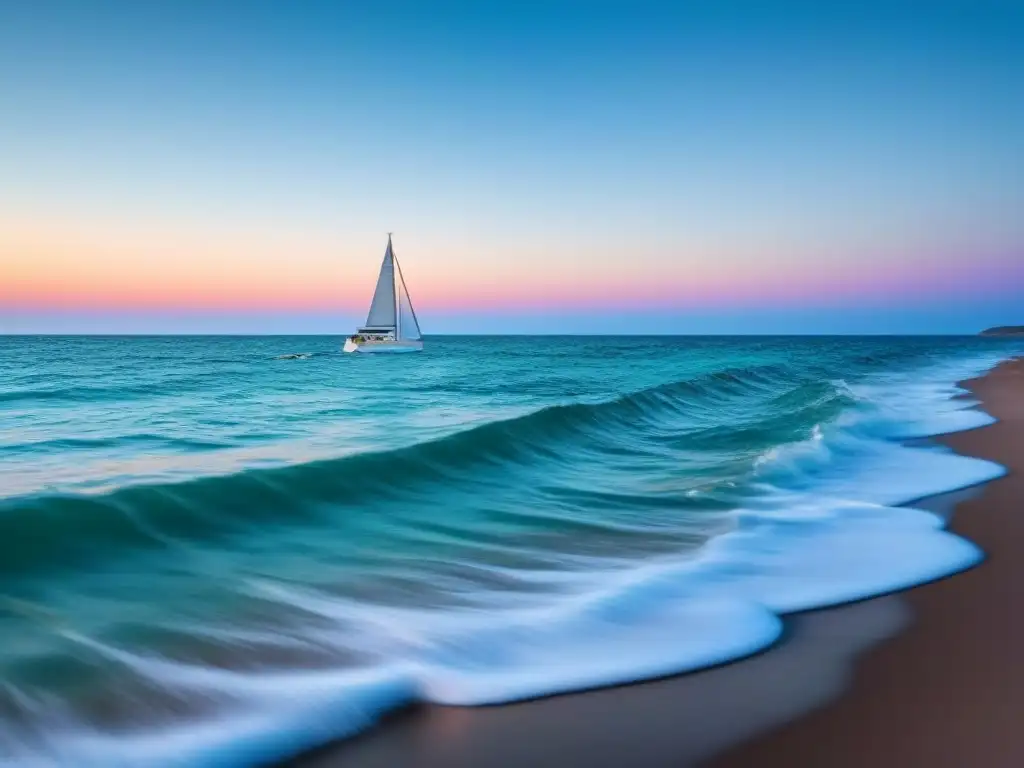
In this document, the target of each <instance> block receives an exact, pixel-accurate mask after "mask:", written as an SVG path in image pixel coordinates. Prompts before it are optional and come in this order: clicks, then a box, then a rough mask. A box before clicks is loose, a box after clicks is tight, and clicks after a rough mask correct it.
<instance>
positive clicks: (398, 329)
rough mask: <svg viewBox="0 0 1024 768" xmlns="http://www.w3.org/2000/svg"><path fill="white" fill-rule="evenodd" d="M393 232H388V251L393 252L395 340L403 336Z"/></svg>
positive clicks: (392, 283) (392, 282) (392, 285)
mask: <svg viewBox="0 0 1024 768" xmlns="http://www.w3.org/2000/svg"><path fill="white" fill-rule="evenodd" d="M391 234H392V233H391V232H388V252H389V253H390V254H391V298H392V300H393V301H394V302H395V341H399V340H401V338H402V310H401V308H400V307H399V306H398V281H397V280H396V279H395V272H397V271H398V261H397V260H396V259H395V249H394V246H392V245H391Z"/></svg>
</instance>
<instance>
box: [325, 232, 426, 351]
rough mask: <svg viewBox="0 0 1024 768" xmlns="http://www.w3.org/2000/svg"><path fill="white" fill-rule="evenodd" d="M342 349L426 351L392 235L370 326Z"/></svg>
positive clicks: (375, 293) (371, 311)
mask: <svg viewBox="0 0 1024 768" xmlns="http://www.w3.org/2000/svg"><path fill="white" fill-rule="evenodd" d="M342 349H343V350H344V351H345V352H417V351H419V350H422V349H423V337H422V335H421V333H420V324H419V321H418V320H417V319H416V310H414V309H413V308H412V299H410V298H409V289H408V288H407V287H406V285H405V278H404V277H402V267H401V266H400V265H399V263H398V259H397V258H396V257H395V252H394V250H393V248H392V246H391V235H390V233H389V234H388V247H387V249H386V250H385V251H384V261H383V262H382V263H381V265H380V274H379V275H378V276H377V287H376V288H375V289H374V291H373V301H371V302H370V312H369V314H367V316H366V324H365V325H364V326H363V327H362V328H360V329H359V330H358V331H357V332H356V333H355V334H353V335H352V336H350V337H349V338H347V339H345V344H344V346H343V347H342Z"/></svg>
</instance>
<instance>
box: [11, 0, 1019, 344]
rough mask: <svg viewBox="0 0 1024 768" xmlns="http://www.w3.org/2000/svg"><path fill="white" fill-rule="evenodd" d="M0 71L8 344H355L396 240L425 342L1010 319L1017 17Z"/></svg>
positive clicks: (264, 32) (724, 13)
mask: <svg viewBox="0 0 1024 768" xmlns="http://www.w3.org/2000/svg"><path fill="white" fill-rule="evenodd" d="M822 5H827V8H826V9H823V8H822V7H821V6H822ZM0 72H4V73H6V75H7V76H6V77H5V78H4V80H3V82H2V85H0V114H2V115H3V118H2V119H0V167H3V168H5V169H6V171H5V176H6V177H7V183H5V184H2V185H0V266H2V267H3V268H4V271H5V272H6V273H7V274H8V275H9V276H10V279H9V280H8V281H7V283H8V287H7V289H6V290H3V286H2V284H0V331H4V330H14V331H16V332H18V331H20V332H25V331H29V332H30V331H33V330H39V331H40V332H52V331H61V330H75V329H82V328H89V329H91V330H97V331H112V332H116V331H123V330H130V329H131V328H138V329H144V330H146V331H162V332H174V331H178V330H180V331H186V330H187V331H196V330H201V331H208V332H218V331H225V332H237V331H238V330H239V328H240V326H241V327H242V328H247V329H252V331H253V332H272V331H274V330H281V331H282V332H296V331H299V332H311V333H330V332H345V331H347V330H349V328H348V327H347V326H346V327H343V328H336V327H333V326H334V324H335V323H346V324H348V323H350V322H356V321H358V315H359V314H360V312H362V311H364V309H365V307H364V306H363V305H364V304H365V303H366V302H367V301H368V298H369V293H370V291H371V289H372V282H373V272H374V270H375V268H376V265H377V262H378V260H379V258H380V255H381V251H382V248H383V240H382V237H383V233H384V232H386V231H390V230H394V231H396V233H397V234H396V243H397V244H398V248H399V253H400V254H402V255H403V259H404V261H403V264H404V267H405V269H406V273H407V277H408V278H409V282H410V290H411V291H412V294H413V298H414V300H417V302H418V303H419V304H420V305H421V311H420V314H421V319H422V320H423V324H424V328H425V330H426V331H427V332H428V333H429V332H430V331H434V332H445V331H449V330H465V329H467V328H469V329H472V328H479V329H480V330H481V331H487V332H502V331H510V332H514V331H524V332H526V331H533V330H538V329H543V328H544V327H546V324H547V323H548V322H550V319H551V318H558V322H559V323H560V325H561V326H562V327H571V328H572V329H573V330H580V331H588V330H589V331H595V332H597V331H600V332H609V331H616V330H623V331H628V330H643V331H645V332H646V331H648V330H649V329H650V326H654V327H655V328H658V329H660V328H664V329H666V330H671V331H673V332H701V331H705V332H728V333H734V332H745V331H749V332H758V331H766V330H767V331H770V332H793V331H799V330H801V329H804V330H814V329H820V328H828V329H830V330H831V331H834V332H879V331H882V332H884V331H891V332H929V331H932V332H956V331H963V332H970V331H973V330H976V329H977V328H978V327H981V326H984V325H988V324H994V323H1001V322H1014V321H1021V318H1020V317H1015V316H1013V315H1014V313H1015V312H1018V313H1019V312H1020V310H1019V306H1020V305H1021V303H1022V302H1024V270H1022V268H1021V266H1020V265H1021V264H1022V263H1024V253H1022V251H1024V221H1022V219H1024V217H1022V216H1021V215H1020V211H1021V210H1024V139H1022V138H1021V137H1022V136H1024V4H1020V3H1009V2H1003V3H996V2H973V3H964V2H961V3H945V2H914V3H909V2H888V3H871V2H867V3H856V4H854V3H841V2H840V3H828V4H822V3H809V2H808V3H793V2H791V3H778V2H747V3H739V2H728V0H725V1H723V2H717V3H712V2H693V3H653V2H633V3H628V2H612V1H611V0H592V1H589V2H588V1H585V0H579V1H577V2H562V1H560V0H549V1H548V2H518V3H514V4H513V3H465V2H463V3H455V2H447V3H444V2H430V3H428V2H419V3H412V2H405V3H399V2H372V3H371V2H366V3H354V2H351V3H339V2H333V3H327V2H295V3H280V2H245V3H243V2H234V3H232V2H206V3H200V2H174V3H172V2H163V3H159V2H158V3H122V2H117V3H115V2H95V3H89V4H84V3H57V2H39V3H22V4H14V3H11V4H7V5H5V6H4V7H3V8H0ZM283 286H287V291H285V289H284V287H283ZM335 286H337V289H336V291H335ZM285 294H286V297H285V298H282V297H283V296H285ZM364 294H365V296H364ZM335 296H336V299H335ZM561 297H568V299H565V300H563V299H562V298H561ZM335 301H336V302H337V305H336V307H335V305H334V302H335Z"/></svg>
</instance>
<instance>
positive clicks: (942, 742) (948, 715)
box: [289, 361, 1024, 768]
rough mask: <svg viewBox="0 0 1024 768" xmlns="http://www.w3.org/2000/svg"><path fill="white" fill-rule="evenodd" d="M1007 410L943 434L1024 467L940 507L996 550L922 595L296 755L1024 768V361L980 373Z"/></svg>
mask: <svg viewBox="0 0 1024 768" xmlns="http://www.w3.org/2000/svg"><path fill="white" fill-rule="evenodd" d="M966 384H967V386H968V387H969V388H971V389H972V390H973V391H974V392H975V394H976V395H977V396H978V397H979V398H980V399H981V401H982V404H983V407H984V408H985V409H986V410H987V411H988V412H990V413H992V414H993V415H994V416H996V417H997V418H999V419H1000V422H999V423H998V424H994V425H992V426H990V427H984V428H982V429H977V430H972V431H970V432H964V433H960V434H956V435H950V436H947V437H944V438H942V442H945V443H946V444H947V445H949V446H951V447H952V448H953V449H954V450H957V451H959V452H961V453H964V454H969V455H972V456H979V457H982V458H986V459H991V460H993V461H997V462H999V463H1001V464H1003V465H1004V466H1007V467H1008V468H1009V469H1010V473H1009V474H1008V475H1007V476H1006V477H1003V478H1000V479H998V480H995V481H993V482H991V483H988V484H986V485H985V486H983V487H982V488H980V489H972V490H968V491H964V492H957V493H955V494H949V495H947V496H944V497H937V498H935V499H931V500H928V502H927V503H925V504H919V505H917V506H927V507H928V508H930V509H934V510H936V511H939V512H950V511H952V510H953V509H954V508H955V516H954V518H953V520H952V524H951V528H952V529H953V530H955V531H956V532H958V533H960V534H961V535H964V536H967V537H968V538H970V539H971V540H973V541H975V542H976V543H978V544H979V545H980V546H981V547H982V549H984V550H985V552H986V553H987V555H988V557H987V559H986V561H985V562H984V563H983V564H982V565H980V566H979V567H977V568H975V569H973V570H971V571H968V572H965V573H961V574H958V575H956V576H952V577H950V578H947V579H943V580H941V581H938V582H935V583H932V584H928V585H924V586H921V587H917V588H915V589H912V590H909V591H907V592H903V593H899V594H895V595H889V596H885V597H881V598H876V599H873V600H866V601H863V602H860V603H856V604H853V605H847V606H842V607H838V608H833V609H828V610H822V611H813V612H808V613H805V614H800V615H794V616H790V617H787V631H786V635H785V637H784V638H783V640H782V641H781V642H780V643H779V644H777V645H775V646H773V647H772V648H771V649H769V650H767V651H766V652H764V653H761V654H759V655H757V656H754V657H751V658H748V659H745V660H742V661H739V662H735V663H732V664H727V665H724V666H721V667H716V668H713V669H707V670H703V671H700V672H696V673H693V674H688V675H683V676H679V677H674V678H668V679H665V680H659V681H653V682H648V683H642V684H637V685H632V686H625V687H620V688H611V689H603V690H598V691H592V692H588V693H581V694H573V695H565V696H558V697H553V698H549V699H542V700H538V701H531V702H525V703H522V704H513V705H507V706H501V707H484V708H474V709H469V708H453V707H437V706H419V707H415V708H412V709H410V710H408V711H406V712H404V713H400V714H398V715H396V716H393V717H391V718H389V721H388V722H386V723H384V724H382V725H381V726H379V727H377V728H375V729H372V730H370V731H369V732H367V733H366V734H364V735H362V736H360V737H358V738H356V739H354V740H352V741H350V742H344V743H340V744H335V745H330V746H328V747H325V748H323V749H320V750H317V751H314V752H311V753H308V754H306V755H303V756H302V757H300V758H298V759H296V760H293V761H291V762H290V763H289V765H294V766H306V767H310V766H316V767H317V768H326V767H327V766H332V767H337V768H350V767H351V768H364V767H365V768H378V767H379V768H383V766H394V767H396V768H398V767H401V766H412V767H414V768H440V767H441V766H452V767H455V768H468V767H469V766H474V767H479V768H506V767H508V768H511V766H530V767H531V768H545V767H547V766H551V767H552V768H555V767H556V766H557V767H558V768H567V767H572V766H586V768H604V767H605V766H607V767H608V768H612V766H621V765H629V766H631V767H632V768H648V767H650V768H660V767H662V766H664V767H665V768H668V767H669V766H686V765H713V766H721V767H723V768H731V767H732V766H787V767H788V766H829V767H830V768H831V767H832V766H836V767H841V766H858V767H859V766H867V765H872V766H915V765H930V766H969V765H977V766H1004V765H1005V766H1018V765H1024V728H1021V727H1019V726H1017V725H1016V721H1017V720H1019V719H1020V713H1022V712H1024V608H1022V607H1021V600H1024V475H1022V474H1021V472H1020V470H1021V469H1022V468H1024V362H1022V361H1017V362H1014V363H1007V364H1004V365H1003V366H1001V367H1000V368H998V369H997V370H996V371H994V372H992V373H990V374H989V375H987V376H985V377H983V378H981V379H977V380H974V381H971V382H967V383H966Z"/></svg>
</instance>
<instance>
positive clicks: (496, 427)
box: [0, 366, 849, 576]
mask: <svg viewBox="0 0 1024 768" xmlns="http://www.w3.org/2000/svg"><path fill="white" fill-rule="evenodd" d="M780 385H781V386H780ZM751 391H760V392H762V393H763V394H764V395H765V397H764V398H763V402H762V403H761V405H760V406H759V407H758V408H757V409H756V410H755V411H754V412H751V413H739V414H737V416H736V418H735V421H734V424H732V425H730V426H727V427H723V426H721V425H720V423H718V422H720V421H721V418H722V405H723V404H724V403H726V402H727V401H729V400H730V399H740V398H742V397H745V396H746V395H748V394H749V393H750V392H751ZM848 402H849V401H848V398H846V396H845V395H843V394H842V393H840V392H838V391H837V390H835V389H834V388H831V387H827V386H824V387H823V386H822V385H821V384H819V383H813V384H804V385H797V386H792V385H791V384H790V383H789V382H787V379H786V376H785V369H784V367H782V366H761V367H756V368H750V369H737V370H730V371H721V372H715V373H711V374H708V375H705V376H700V377H697V378H694V379H687V380H681V381H677V382H673V383H670V384H664V385H659V386H657V387H652V388H649V389H646V390H642V391H639V392H635V393H631V394H628V395H624V396H622V397H619V398H616V399H614V400H611V401H607V402H602V403H596V404H578V403H577V404H570V405H555V406H550V407H547V408H543V409H540V410H538V411H534V412H531V413H529V414H526V415H523V416H519V417H515V418H511V419H507V420H502V421H496V422H490V423H486V424H483V425H479V426H476V427H472V428H470V429H466V430H463V431H461V432H456V433H453V434H450V435H447V436H444V437H441V438H438V439H435V440H430V441H425V442H421V443H416V444H413V445H410V446H406V447H402V448H398V449H395V450H390V451H383V452H370V453H360V454H353V455H350V456H346V457H342V458H338V459H327V460H319V461H312V462H307V463H303V464H297V465H292V466H285V467H275V468H266V469H248V470H244V471H241V472H238V473H235V474H231V475H225V476H212V477H204V478H198V479H194V480H189V481H186V482H180V483H173V484H159V485H137V486H130V487H125V488H120V489H117V490H115V491H113V492H110V493H107V494H104V495H86V494H60V495H43V496H39V495H36V496H30V497H20V498H18V497H16V498H8V499H4V500H0V574H4V575H7V576H14V575H16V574H18V573H23V572H26V571H30V570H41V571H54V570H60V569H67V568H78V567H82V566H83V565H84V564H86V563H88V562H90V561H93V560H95V559H98V558H102V559H103V560H109V559H110V558H113V557H116V556H117V554H118V552H120V551H123V550H131V549H141V550H153V549H161V548H166V547H167V546H168V545H169V543H172V544H173V545H175V546H177V545H179V544H180V543H182V542H187V541H216V540H220V539H224V538H228V537H231V536H234V535H237V534H239V533H240V532H242V531H244V530H247V529H252V528H256V527H259V526H264V525H268V524H274V523H280V522H282V521H284V522H287V523H290V524H308V525H330V524H331V522H332V520H334V519H336V517H337V515H338V514H340V513H343V512H346V511H351V510H357V509H359V508H360V507H362V506H365V505H367V504H368V503H370V502H372V501H374V500H378V499H388V500H392V501H394V500H396V499H401V498H413V497H420V496H421V495H422V494H425V493H428V492H429V490H430V488H431V487H435V486H443V487H445V488H449V487H451V486H452V485H453V484H457V485H461V486H464V487H467V489H472V490H475V491H482V490H484V489H485V487H486V486H487V485H488V483H489V482H491V481H492V478H493V476H494V475H498V476H499V477H498V478H497V479H495V480H493V482H495V483H504V482H506V481H507V475H508V474H509V473H511V472H513V471H514V470H515V469H516V468H517V467H518V468H532V469H534V470H537V469H538V468H550V467H551V465H553V464H560V463H561V464H564V463H566V462H567V461H570V460H571V458H572V457H571V456H570V454H571V452H572V449H573V448H576V449H578V450H586V451H589V452H590V453H593V452H595V451H599V450H600V449H601V448H607V449H609V450H618V449H619V447H620V446H621V445H622V444H623V443H624V442H628V441H629V439H634V440H640V441H648V442H655V443H657V442H660V443H662V444H663V445H665V446H667V447H669V448H670V449H674V450H679V451H690V452H709V451H714V450H720V451H728V450H732V449H734V448H735V447H736V446H738V445H745V446H746V447H747V450H748V452H749V453H750V454H751V456H752V457H753V456H754V455H756V454H757V453H758V452H759V451H761V450H763V449H765V446H769V445H774V444H776V443H779V442H784V441H786V440H788V439H797V438H799V437H800V433H801V430H803V429H805V427H803V426H802V425H804V424H814V423H817V422H818V421H819V420H822V419H827V418H828V417H829V416H831V415H833V414H834V413H836V412H837V411H838V410H839V409H841V408H842V407H843V406H844V405H845V404H847V403H848ZM701 411H703V412H705V414H706V415H707V416H708V418H707V419H705V420H704V421H702V420H701V418H700V415H701ZM673 416H675V417H683V419H684V420H685V421H686V423H685V424H680V423H679V420H678V418H677V419H676V420H675V422H673V419H672V417H673ZM705 422H706V423H705ZM712 422H714V423H712ZM135 437H136V438H137V439H144V438H145V437H146V436H135ZM121 439H123V438H119V439H118V440H115V441H113V442H112V443H111V444H112V445H116V444H117V443H118V441H119V440H121ZM61 442H66V441H61ZM86 442H88V443H89V444H90V446H91V447H95V446H92V443H93V442H94V441H86ZM202 445H203V446H204V447H205V444H202ZM673 503H676V504H678V505H685V504H686V500H685V499H675V500H674V502H673Z"/></svg>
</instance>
